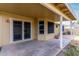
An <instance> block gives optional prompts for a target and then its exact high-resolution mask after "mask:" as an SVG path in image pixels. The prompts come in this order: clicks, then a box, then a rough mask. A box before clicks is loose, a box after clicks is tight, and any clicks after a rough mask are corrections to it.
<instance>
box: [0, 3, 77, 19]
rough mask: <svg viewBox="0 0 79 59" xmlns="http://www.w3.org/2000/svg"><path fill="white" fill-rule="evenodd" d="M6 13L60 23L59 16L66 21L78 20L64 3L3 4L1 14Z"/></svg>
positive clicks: (0, 8)
mask: <svg viewBox="0 0 79 59" xmlns="http://www.w3.org/2000/svg"><path fill="white" fill-rule="evenodd" d="M5 12H7V13H12V14H16V15H21V16H25V17H32V18H48V19H52V20H54V21H59V18H58V17H59V15H60V16H63V18H64V20H75V19H76V18H75V17H74V16H73V14H72V13H71V12H70V10H69V9H68V8H67V6H66V5H65V4H63V3H50V4H49V3H42V4H40V3H29V4H28V3H24V4H23V3H9V4H7V3H2V4H0V14H1V13H5ZM54 16H55V17H54Z"/></svg>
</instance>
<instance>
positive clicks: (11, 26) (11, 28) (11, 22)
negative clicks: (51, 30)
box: [10, 18, 32, 43]
mask: <svg viewBox="0 0 79 59" xmlns="http://www.w3.org/2000/svg"><path fill="white" fill-rule="evenodd" d="M14 20H15V21H22V40H18V41H13V21H14ZM24 22H30V23H31V33H30V34H31V38H30V39H24V31H23V30H24ZM30 40H32V20H29V19H28V20H24V19H17V18H10V43H20V42H24V41H30Z"/></svg>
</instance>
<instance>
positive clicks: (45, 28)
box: [38, 19, 59, 40]
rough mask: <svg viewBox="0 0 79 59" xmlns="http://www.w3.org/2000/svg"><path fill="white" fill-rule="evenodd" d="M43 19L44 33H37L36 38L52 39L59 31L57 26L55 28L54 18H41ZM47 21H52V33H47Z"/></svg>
mask: <svg viewBox="0 0 79 59" xmlns="http://www.w3.org/2000/svg"><path fill="white" fill-rule="evenodd" d="M39 20H40V19H39ZM43 20H44V34H38V40H49V39H54V37H55V35H56V34H58V33H59V26H58V27H57V28H56V24H55V23H54V20H49V19H43ZM48 21H50V22H53V23H54V33H50V34H48ZM38 22H39V21H38Z"/></svg>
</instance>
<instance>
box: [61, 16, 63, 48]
mask: <svg viewBox="0 0 79 59" xmlns="http://www.w3.org/2000/svg"><path fill="white" fill-rule="evenodd" d="M62 21H63V17H62V16H60V48H61V49H62V48H63V32H62Z"/></svg>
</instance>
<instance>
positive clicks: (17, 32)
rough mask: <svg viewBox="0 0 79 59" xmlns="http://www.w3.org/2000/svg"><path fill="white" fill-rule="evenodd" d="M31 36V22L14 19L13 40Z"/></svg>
mask: <svg viewBox="0 0 79 59" xmlns="http://www.w3.org/2000/svg"><path fill="white" fill-rule="evenodd" d="M30 38H31V22H23V21H13V41H19V40H24V39H30Z"/></svg>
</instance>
